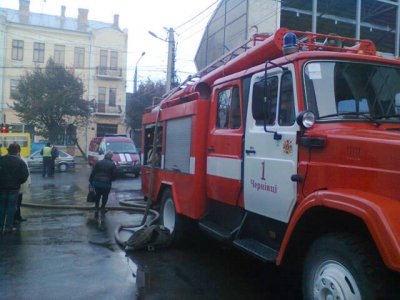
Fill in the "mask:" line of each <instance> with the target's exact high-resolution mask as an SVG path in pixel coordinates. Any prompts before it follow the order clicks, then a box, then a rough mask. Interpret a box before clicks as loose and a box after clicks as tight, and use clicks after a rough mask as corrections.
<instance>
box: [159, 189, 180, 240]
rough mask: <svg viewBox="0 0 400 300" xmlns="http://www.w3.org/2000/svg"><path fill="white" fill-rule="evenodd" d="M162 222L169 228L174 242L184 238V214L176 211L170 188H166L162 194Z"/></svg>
mask: <svg viewBox="0 0 400 300" xmlns="http://www.w3.org/2000/svg"><path fill="white" fill-rule="evenodd" d="M160 224H161V225H163V226H164V227H165V228H167V229H168V230H169V232H170V234H171V239H172V243H177V242H179V241H180V240H182V236H183V229H184V228H183V227H184V226H183V216H182V215H180V214H177V212H176V208H175V202H174V199H173V196H172V192H171V190H170V189H167V190H165V191H164V193H163V196H162V200H161V209H160Z"/></svg>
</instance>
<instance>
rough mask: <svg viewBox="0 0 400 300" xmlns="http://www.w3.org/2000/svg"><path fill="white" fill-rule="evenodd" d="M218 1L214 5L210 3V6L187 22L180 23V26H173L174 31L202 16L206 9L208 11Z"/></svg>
mask: <svg viewBox="0 0 400 300" xmlns="http://www.w3.org/2000/svg"><path fill="white" fill-rule="evenodd" d="M218 2H219V0H217V1H215V2H214V3H212V4H211V5H210V6H208V7H207V8H205V9H203V10H202V11H201V12H199V13H198V14H197V15H195V16H194V17H191V18H190V19H189V20H187V21H186V22H184V23H182V24H181V25H178V26H175V28H174V29H178V28H180V27H182V26H184V25H186V24H188V23H190V22H192V21H193V20H194V19H195V18H197V17H198V16H200V15H202V14H203V13H204V12H206V11H207V10H208V9H210V8H211V7H212V6H213V5H215V4H216V3H218Z"/></svg>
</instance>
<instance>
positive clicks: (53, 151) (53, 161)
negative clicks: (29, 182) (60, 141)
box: [50, 145, 59, 177]
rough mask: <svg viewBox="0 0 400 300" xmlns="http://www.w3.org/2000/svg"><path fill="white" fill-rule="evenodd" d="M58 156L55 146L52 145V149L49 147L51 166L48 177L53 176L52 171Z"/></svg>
mask: <svg viewBox="0 0 400 300" xmlns="http://www.w3.org/2000/svg"><path fill="white" fill-rule="evenodd" d="M58 155H59V153H58V149H57V147H56V146H54V145H53V147H51V165H50V176H51V177H53V176H54V171H55V168H56V159H57V157H58Z"/></svg>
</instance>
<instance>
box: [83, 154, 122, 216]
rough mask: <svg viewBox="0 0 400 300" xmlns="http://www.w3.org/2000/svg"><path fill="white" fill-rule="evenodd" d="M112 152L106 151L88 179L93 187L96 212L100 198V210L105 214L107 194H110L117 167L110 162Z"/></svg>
mask: <svg viewBox="0 0 400 300" xmlns="http://www.w3.org/2000/svg"><path fill="white" fill-rule="evenodd" d="M112 157H113V152H112V151H108V152H107V153H106V154H105V155H104V159H102V160H99V161H98V162H96V164H95V165H94V167H93V170H92V173H91V174H90V177H89V183H90V184H91V185H92V186H93V187H94V189H95V191H96V196H95V198H94V202H95V205H96V210H98V209H99V203H100V198H101V200H102V201H101V210H102V212H105V210H106V204H107V200H108V194H109V193H110V190H111V186H112V181H114V180H115V178H116V170H117V167H116V166H115V163H114V162H113V161H112Z"/></svg>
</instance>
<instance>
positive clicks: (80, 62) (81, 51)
mask: <svg viewBox="0 0 400 300" xmlns="http://www.w3.org/2000/svg"><path fill="white" fill-rule="evenodd" d="M84 66H85V48H81V47H75V50H74V67H75V68H83V67H84Z"/></svg>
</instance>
